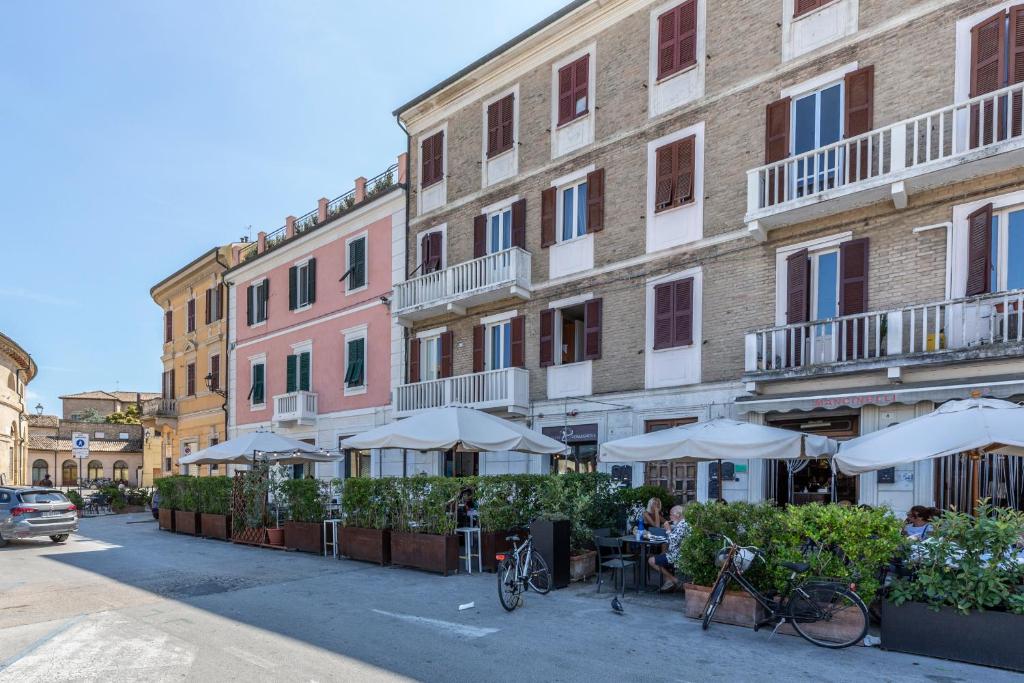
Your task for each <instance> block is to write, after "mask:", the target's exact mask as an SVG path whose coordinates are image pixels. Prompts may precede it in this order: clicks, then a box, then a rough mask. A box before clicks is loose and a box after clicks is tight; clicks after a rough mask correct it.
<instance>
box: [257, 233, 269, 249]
mask: <svg viewBox="0 0 1024 683" xmlns="http://www.w3.org/2000/svg"><path fill="white" fill-rule="evenodd" d="M256 244H257V246H256V253H257V254H262V253H263V252H265V251H266V250H267V233H266V231H264V230H260V231H259V234H257V235H256Z"/></svg>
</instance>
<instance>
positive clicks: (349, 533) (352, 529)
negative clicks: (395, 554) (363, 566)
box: [338, 526, 391, 565]
mask: <svg viewBox="0 0 1024 683" xmlns="http://www.w3.org/2000/svg"><path fill="white" fill-rule="evenodd" d="M338 545H339V550H340V553H341V555H342V556H343V557H347V558H348V559H350V560H362V561H363V562H375V563H376V564H379V565H385V564H391V532H390V531H389V530H388V529H363V528H361V527H356V526H344V527H341V528H340V529H338Z"/></svg>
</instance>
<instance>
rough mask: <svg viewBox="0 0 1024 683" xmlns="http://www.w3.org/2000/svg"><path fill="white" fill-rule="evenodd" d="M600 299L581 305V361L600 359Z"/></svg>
mask: <svg viewBox="0 0 1024 683" xmlns="http://www.w3.org/2000/svg"><path fill="white" fill-rule="evenodd" d="M601 308H602V307H601V299H591V300H590V301H587V302H586V303H584V304H583V360H596V359H598V358H600V357H601Z"/></svg>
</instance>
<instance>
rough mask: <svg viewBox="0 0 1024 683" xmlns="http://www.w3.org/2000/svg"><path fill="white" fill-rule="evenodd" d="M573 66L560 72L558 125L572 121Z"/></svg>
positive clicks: (567, 66)
mask: <svg viewBox="0 0 1024 683" xmlns="http://www.w3.org/2000/svg"><path fill="white" fill-rule="evenodd" d="M573 71H574V70H573V65H572V64H568V65H566V66H563V67H562V68H561V69H559V70H558V125H562V124H563V123H568V122H569V121H572V118H573V117H572V106H573V101H572V96H573V91H574V90H575V88H574V87H573Z"/></svg>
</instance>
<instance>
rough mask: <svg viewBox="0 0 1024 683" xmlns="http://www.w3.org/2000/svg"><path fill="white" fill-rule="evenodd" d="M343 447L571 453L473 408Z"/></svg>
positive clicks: (431, 413) (374, 432) (371, 434)
mask: <svg viewBox="0 0 1024 683" xmlns="http://www.w3.org/2000/svg"><path fill="white" fill-rule="evenodd" d="M341 447H342V448H354V449H357V450H366V449H370V448H401V449H406V450H417V451H446V450H448V449H451V448H454V449H455V450H458V451H464V452H468V453H479V452H484V451H518V452H520V453H537V454H555V453H567V452H568V450H569V449H568V447H567V446H566V445H565V444H564V443H562V442H561V441H555V440H554V439H552V438H550V437H547V436H544V435H543V434H541V433H540V432H535V431H533V430H532V429H530V428H529V427H527V426H525V425H522V424H519V423H517V422H512V421H510V420H503V419H502V418H500V417H495V416H494V415H491V414H489V413H485V412H482V411H479V410H474V409H473V408H460V407H448V408H432V409H430V410H424V411H423V412H422V413H417V414H416V415H413V416H412V417H407V418H405V419H402V420H398V421H397V422H392V423H390V424H386V425H383V426H381V427H377V428H376V429H371V430H369V431H366V432H363V433H362V434H357V435H355V436H352V437H350V438H348V439H345V440H344V441H342V442H341Z"/></svg>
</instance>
